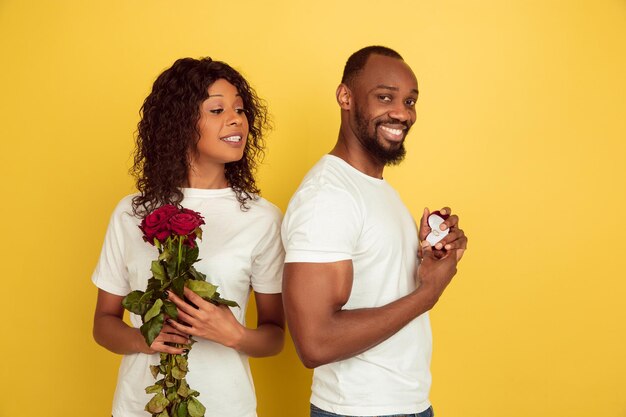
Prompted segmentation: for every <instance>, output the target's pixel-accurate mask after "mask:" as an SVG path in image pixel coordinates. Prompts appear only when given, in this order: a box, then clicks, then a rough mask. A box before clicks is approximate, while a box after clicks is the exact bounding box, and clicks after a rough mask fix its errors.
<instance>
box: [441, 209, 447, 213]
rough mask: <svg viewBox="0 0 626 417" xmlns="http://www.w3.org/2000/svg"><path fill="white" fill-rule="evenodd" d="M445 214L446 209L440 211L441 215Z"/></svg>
mask: <svg viewBox="0 0 626 417" xmlns="http://www.w3.org/2000/svg"><path fill="white" fill-rule="evenodd" d="M447 212H448V210H446V209H443V210H441V211H440V213H441V214H446V213H447Z"/></svg>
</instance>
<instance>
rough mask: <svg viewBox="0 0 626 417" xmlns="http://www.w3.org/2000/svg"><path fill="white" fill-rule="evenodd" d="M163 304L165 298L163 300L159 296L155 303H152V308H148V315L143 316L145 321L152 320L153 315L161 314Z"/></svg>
mask: <svg viewBox="0 0 626 417" xmlns="http://www.w3.org/2000/svg"><path fill="white" fill-rule="evenodd" d="M162 306H163V300H161V299H160V298H158V299H157V300H156V301H155V302H154V304H153V305H152V307H150V310H148V312H147V313H146V315H145V316H144V317H143V322H144V323H146V322H148V321H150V320H151V319H152V318H153V317H156V316H157V314H159V313H160V312H161V307H162Z"/></svg>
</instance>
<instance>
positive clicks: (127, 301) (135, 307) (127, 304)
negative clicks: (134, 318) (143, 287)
mask: <svg viewBox="0 0 626 417" xmlns="http://www.w3.org/2000/svg"><path fill="white" fill-rule="evenodd" d="M143 295H144V292H143V291H139V290H135V291H133V292H131V293H130V294H128V295H127V296H126V297H124V299H123V300H122V307H124V308H125V309H126V310H128V311H130V312H131V313H134V314H137V315H139V316H142V315H143V314H144V313H145V312H146V310H145V309H146V307H145V306H144V305H143V304H142V303H141V297H142V296H143Z"/></svg>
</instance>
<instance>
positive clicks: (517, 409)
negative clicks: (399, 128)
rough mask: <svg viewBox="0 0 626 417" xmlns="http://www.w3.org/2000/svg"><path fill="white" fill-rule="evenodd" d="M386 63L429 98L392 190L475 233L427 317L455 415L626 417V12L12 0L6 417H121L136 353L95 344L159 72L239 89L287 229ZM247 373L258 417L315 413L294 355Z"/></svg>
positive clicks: (5, 140)
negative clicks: (342, 113)
mask: <svg viewBox="0 0 626 417" xmlns="http://www.w3.org/2000/svg"><path fill="white" fill-rule="evenodd" d="M369 44H383V45H387V46H390V47H392V48H395V49H397V50H398V51H399V52H400V53H401V54H403V55H404V57H405V59H406V61H407V62H408V63H409V64H410V65H411V66H412V67H413V68H414V70H415V73H416V74H417V76H418V79H419V82H420V99H419V102H418V120H417V123H416V125H415V126H414V128H413V129H412V133H411V134H410V135H409V138H408V156H407V158H406V161H405V162H404V163H403V165H401V166H400V167H397V168H392V169H389V170H388V171H386V177H387V179H388V180H389V181H390V182H391V183H392V184H393V185H394V186H395V187H396V188H397V189H398V190H399V192H400V193H401V195H402V197H403V199H404V200H405V202H406V203H407V205H408V206H409V208H410V210H411V211H412V212H413V213H414V215H416V216H417V215H419V213H420V212H421V210H422V208H423V207H424V206H429V207H431V208H439V207H441V206H443V205H450V206H451V207H452V208H453V209H454V210H455V211H456V212H458V213H459V215H460V216H461V225H462V226H463V227H464V229H465V231H466V233H467V235H468V236H469V238H470V243H469V247H470V250H469V251H468V253H467V255H466V258H465V259H464V260H463V262H462V264H461V265H460V268H459V269H460V271H459V274H458V275H457V278H456V279H455V280H454V281H453V283H452V284H451V286H450V287H449V288H448V290H447V291H446V293H445V294H444V296H443V297H442V299H441V300H440V302H439V304H438V305H437V306H436V307H435V309H434V310H433V312H432V322H433V329H434V330H433V332H434V338H435V342H434V356H433V363H432V370H433V374H434V383H433V389H432V397H431V399H432V401H433V403H434V406H435V410H436V413H437V416H438V417H501V416H507V417H521V416H529V415H536V416H568V417H578V416H580V417H582V416H589V415H595V416H602V417H624V416H626V360H625V354H626V334H625V333H626V324H625V323H626V309H625V308H624V301H623V298H624V297H625V296H626V283H625V279H624V278H625V276H624V272H623V266H622V265H623V259H624V257H625V255H624V239H625V232H626V227H625V220H624V217H625V216H624V213H625V210H626V204H625V203H626V196H625V194H626V184H625V182H626V168H625V167H626V145H625V140H626V2H625V1H624V0H581V1H571V0H563V1H550V0H548V1H523V0H512V1H497V0H485V1H478V2H467V1H460V0H454V1H452V0H451V1H409V0H395V1H393V2H382V1H381V2H375V1H354V0H350V1H341V2H335V1H326V0H325V1H316V2H313V1H310V2H297V1H274V2H272V1H267V2H265V1H248V0H242V1H237V2H231V1H222V2H213V1H209V0H204V1H179V2H174V1H164V0H151V1H145V0H134V1H119V0H113V1H99V2H96V1H84V2H80V1H68V0H58V1H33V2H29V1H18V0H0V60H1V61H0V138H1V146H2V148H1V152H0V174H1V177H0V178H1V179H2V182H1V185H0V187H1V189H0V192H1V195H2V204H1V207H2V208H1V213H0V219H2V220H1V225H2V226H1V227H2V235H1V238H0V240H1V243H0V245H1V247H0V251H1V253H2V256H1V263H2V268H1V270H2V297H1V298H0V299H1V301H0V306H1V310H2V320H3V324H4V325H3V326H2V327H3V329H2V331H1V336H0V337H1V343H0V349H1V352H0V357H1V358H2V360H1V361H0V375H1V376H0V390H1V394H0V417H21V416H45V417H48V416H108V415H110V414H109V410H110V403H111V399H112V394H113V390H114V385H115V377H116V372H117V365H118V363H119V357H117V356H116V355H114V354H112V353H110V352H108V351H106V350H104V349H103V348H101V347H99V346H97V345H96V344H95V343H94V342H93V340H92V337H91V325H92V323H91V321H92V314H93V309H94V303H95V296H96V289H95V287H94V286H93V285H92V284H91V282H90V275H91V272H92V270H93V268H94V265H95V263H96V260H97V257H98V254H99V251H100V247H101V244H102V239H103V237H104V231H105V228H106V224H107V222H108V218H109V215H110V213H111V210H112V209H113V207H114V206H115V204H116V203H117V201H118V200H119V199H120V198H121V197H122V196H124V195H125V194H127V193H130V192H132V191H133V182H132V180H131V178H130V177H129V176H128V174H127V169H128V167H129V166H130V163H131V159H130V154H131V151H132V147H133V132H134V130H135V126H136V123H137V121H138V109H139V107H140V105H141V103H142V101H143V99H144V97H145V96H146V95H147V93H148V92H149V89H150V87H151V85H152V82H153V81H154V79H155V77H156V76H157V75H158V74H159V73H160V72H161V71H162V70H164V69H165V68H166V67H168V66H170V65H171V64H172V62H173V61H174V60H175V59H177V58H179V57H183V56H192V57H199V56H211V57H213V58H215V59H219V60H224V61H226V62H228V63H231V64H232V65H233V66H235V67H236V68H238V69H240V70H241V71H242V72H243V73H244V75H245V76H246V77H247V78H248V79H249V81H250V82H251V83H252V84H253V86H255V87H256V89H257V90H258V92H259V93H260V95H261V96H262V97H264V98H265V99H266V100H267V101H268V103H269V107H270V110H271V113H272V114H273V118H274V124H275V130H274V131H273V132H272V134H271V135H270V136H269V138H268V145H269V152H268V155H267V158H266V161H265V164H264V165H263V166H262V168H261V170H260V182H261V186H262V190H263V195H264V196H265V197H266V198H268V199H269V200H271V201H273V202H274V203H275V204H277V205H278V206H279V207H280V208H281V209H282V210H284V209H285V208H286V205H287V202H288V200H289V197H290V195H291V194H292V192H293V191H294V190H295V188H296V187H297V184H298V183H299V181H300V179H301V178H302V176H303V175H304V173H305V172H306V171H307V170H308V169H309V168H310V167H311V165H312V164H313V163H314V162H315V161H316V160H317V159H318V158H319V157H320V156H321V155H322V154H324V153H325V152H327V151H328V150H329V149H330V148H331V147H332V145H333V143H334V141H335V138H336V134H337V127H338V121H339V117H338V113H339V111H338V108H337V105H336V104H335V101H334V91H335V87H336V85H337V84H338V82H339V79H340V76H341V71H342V68H343V64H344V62H345V60H346V58H347V57H348V56H349V54H350V53H352V52H354V51H355V50H357V49H358V48H360V47H362V46H365V45H369ZM205 233H207V234H210V231H206V232H205ZM249 318H251V319H252V318H253V317H252V315H249ZM252 365H253V371H254V375H255V379H256V385H257V392H258V398H259V416H260V417H273V416H275V417H283V416H289V417H291V416H296V417H298V416H305V415H307V411H306V410H307V407H308V395H309V383H310V372H309V371H308V370H306V369H304V368H303V367H302V366H301V365H300V363H299V361H298V359H297V357H296V355H295V353H294V349H293V345H292V344H291V342H288V343H287V346H286V348H285V350H284V352H283V353H282V354H281V355H279V356H278V357H275V358H271V359H263V360H253V361H252Z"/></svg>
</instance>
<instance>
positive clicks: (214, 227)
mask: <svg viewBox="0 0 626 417" xmlns="http://www.w3.org/2000/svg"><path fill="white" fill-rule="evenodd" d="M183 193H184V199H183V201H182V203H181V204H182V205H183V207H185V208H188V209H191V210H195V211H198V212H200V213H201V214H202V215H203V216H204V221H205V222H206V224H205V225H203V226H202V232H203V235H202V240H201V241H200V240H198V241H197V243H198V247H199V249H200V256H199V257H200V259H201V260H200V261H199V262H198V263H196V264H195V265H194V266H195V268H196V269H197V270H198V271H200V272H203V273H205V274H206V275H207V281H209V282H211V283H212V284H215V285H217V286H218V287H219V288H218V291H219V292H220V294H221V296H222V297H223V298H227V299H231V300H235V301H237V303H239V305H240V306H241V308H233V309H232V311H233V314H234V315H235V317H236V318H237V320H239V322H240V323H242V324H244V321H245V311H246V307H247V303H248V296H249V294H250V288H251V287H252V289H254V291H256V292H259V293H267V294H273V293H279V292H280V291H281V280H282V267H283V259H284V251H283V247H282V244H281V241H280V222H281V213H280V211H279V210H278V208H276V207H275V206H274V205H272V204H271V203H269V202H268V201H267V200H265V199H263V198H259V199H258V200H255V201H249V202H248V205H249V206H250V209H249V210H248V211H242V210H240V206H239V202H238V201H237V199H236V197H235V193H234V192H233V190H232V189H230V188H226V189H219V190H201V189H183ZM132 197H133V196H127V197H125V198H124V199H122V201H121V202H120V203H119V204H118V206H117V207H116V208H115V211H114V212H113V215H112V216H111V221H110V223H109V227H108V230H107V233H106V237H105V241H104V246H103V248H102V253H101V255H100V260H99V262H98V265H97V266H96V270H95V272H94V274H93V276H92V281H93V282H94V284H95V285H96V286H97V287H98V288H100V289H102V290H104V291H106V292H109V293H111V294H116V295H122V296H125V295H126V294H128V293H129V292H131V291H133V290H141V291H145V289H146V285H147V281H148V279H149V278H150V276H151V272H150V263H151V261H152V260H154V259H156V257H157V256H158V251H157V249H156V248H155V247H154V246H152V245H150V244H148V243H146V242H144V241H143V240H142V233H141V231H140V230H139V228H138V225H139V224H140V219H138V218H136V217H134V216H133V215H132V207H131V202H132ZM131 322H132V324H133V325H134V326H135V327H140V326H141V317H139V316H136V315H134V314H131ZM196 339H197V343H195V344H194V345H193V347H192V349H191V351H190V352H189V369H190V370H189V373H188V374H187V376H186V378H187V382H188V383H189V385H190V387H191V388H192V389H195V390H196V391H199V392H200V396H199V397H198V399H199V400H200V401H201V402H202V403H203V404H204V405H205V406H206V407H207V410H210V412H209V411H207V415H211V416H213V415H215V416H220V417H228V416H232V417H244V416H245V417H253V416H256V397H255V394H254V385H253V382H252V376H251V374H250V368H249V365H248V357H247V356H246V355H244V354H242V353H239V352H237V351H235V350H233V349H230V348H227V347H225V346H223V345H220V344H218V343H215V342H211V341H208V340H204V339H200V338H196ZM158 363H159V354H154V355H146V354H143V353H137V354H132V355H125V356H124V357H123V359H122V364H121V366H120V370H119V376H118V382H117V388H116V391H115V397H114V400H113V415H114V416H115V417H146V415H147V413H146V411H144V407H145V405H146V404H147V402H148V401H149V400H150V398H151V397H152V394H146V393H145V391H144V389H145V388H146V387H147V386H149V385H153V384H154V382H155V379H154V378H153V377H152V374H151V373H150V369H149V365H154V364H158Z"/></svg>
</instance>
